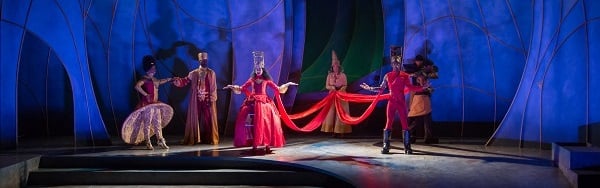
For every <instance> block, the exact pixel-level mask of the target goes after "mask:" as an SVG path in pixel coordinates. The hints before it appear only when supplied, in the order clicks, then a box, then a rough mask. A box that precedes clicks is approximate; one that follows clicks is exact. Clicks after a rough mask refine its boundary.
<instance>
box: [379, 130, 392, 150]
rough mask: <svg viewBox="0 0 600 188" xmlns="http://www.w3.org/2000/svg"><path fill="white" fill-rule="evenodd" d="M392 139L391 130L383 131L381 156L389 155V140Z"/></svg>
mask: <svg viewBox="0 0 600 188" xmlns="http://www.w3.org/2000/svg"><path fill="white" fill-rule="evenodd" d="M391 137H392V130H383V148H382V149H381V154H388V153H390V138H391Z"/></svg>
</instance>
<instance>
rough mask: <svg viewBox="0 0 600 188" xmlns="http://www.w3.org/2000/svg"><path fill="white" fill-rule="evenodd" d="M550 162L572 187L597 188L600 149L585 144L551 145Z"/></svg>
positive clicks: (599, 177) (599, 171) (599, 175)
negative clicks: (552, 162) (551, 161)
mask: <svg viewBox="0 0 600 188" xmlns="http://www.w3.org/2000/svg"><path fill="white" fill-rule="evenodd" d="M552 160H553V161H554V164H555V165H556V166H558V167H559V169H560V170H561V171H562V173H563V174H564V175H565V177H566V178H567V179H568V180H569V183H571V185H572V186H573V187H597V186H598V182H600V148H599V147H595V146H588V145H587V144H585V143H552Z"/></svg>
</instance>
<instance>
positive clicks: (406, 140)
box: [402, 130, 412, 154]
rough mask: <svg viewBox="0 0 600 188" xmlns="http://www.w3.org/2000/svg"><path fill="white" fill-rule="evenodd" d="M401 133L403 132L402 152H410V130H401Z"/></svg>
mask: <svg viewBox="0 0 600 188" xmlns="http://www.w3.org/2000/svg"><path fill="white" fill-rule="evenodd" d="M402 133H403V134H404V135H403V137H404V140H403V141H404V154H412V149H411V148H410V131H408V130H403V131H402Z"/></svg>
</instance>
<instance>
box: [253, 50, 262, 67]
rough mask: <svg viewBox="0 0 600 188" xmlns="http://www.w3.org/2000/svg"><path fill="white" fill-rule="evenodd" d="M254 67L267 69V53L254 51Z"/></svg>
mask: <svg viewBox="0 0 600 188" xmlns="http://www.w3.org/2000/svg"><path fill="white" fill-rule="evenodd" d="M252 56H253V57H254V67H255V68H256V67H259V68H265V53H264V52H263V51H253V52H252Z"/></svg>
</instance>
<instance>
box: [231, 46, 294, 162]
mask: <svg viewBox="0 0 600 188" xmlns="http://www.w3.org/2000/svg"><path fill="white" fill-rule="evenodd" d="M253 55H254V72H253V73H252V76H251V77H250V79H248V81H246V83H244V84H243V85H241V86H238V85H227V86H226V87H225V88H223V89H231V90H233V91H234V93H236V94H240V93H242V92H244V93H245V94H246V96H247V97H246V99H245V100H244V103H243V104H242V107H241V108H240V112H239V114H238V117H237V119H236V122H235V133H234V142H233V145H234V146H235V147H247V146H252V151H256V149H257V147H258V146H265V153H269V152H270V147H282V146H284V145H285V138H284V136H283V130H282V129H281V119H280V117H279V113H278V111H277V108H276V106H275V104H274V103H273V100H272V99H271V98H270V97H269V96H268V95H267V88H271V89H272V90H274V91H277V92H279V93H285V92H286V91H287V89H288V87H289V86H290V85H298V84H296V83H293V82H288V83H286V84H283V85H282V86H277V85H276V84H275V83H274V82H273V80H271V77H270V76H269V74H268V72H267V71H266V69H265V66H264V54H263V52H261V51H255V52H253Z"/></svg>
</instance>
